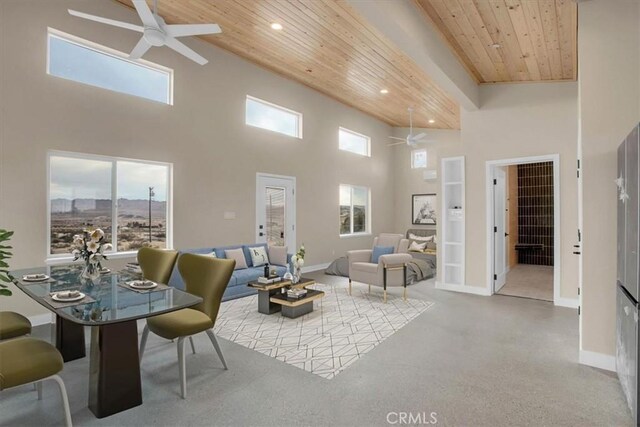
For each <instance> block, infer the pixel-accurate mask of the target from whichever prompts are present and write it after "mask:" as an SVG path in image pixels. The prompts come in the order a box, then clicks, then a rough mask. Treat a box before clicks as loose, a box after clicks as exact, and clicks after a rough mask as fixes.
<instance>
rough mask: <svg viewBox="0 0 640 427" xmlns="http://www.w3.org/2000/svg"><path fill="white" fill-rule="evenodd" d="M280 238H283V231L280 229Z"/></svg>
mask: <svg viewBox="0 0 640 427" xmlns="http://www.w3.org/2000/svg"><path fill="white" fill-rule="evenodd" d="M280 238H281V239H284V231H281V232H280Z"/></svg>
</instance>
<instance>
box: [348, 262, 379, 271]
mask: <svg viewBox="0 0 640 427" xmlns="http://www.w3.org/2000/svg"><path fill="white" fill-rule="evenodd" d="M351 268H352V269H354V270H358V271H364V272H365V273H376V272H377V271H378V264H373V263H370V262H354V263H352V264H351Z"/></svg>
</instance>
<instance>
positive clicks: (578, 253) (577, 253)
mask: <svg viewBox="0 0 640 427" xmlns="http://www.w3.org/2000/svg"><path fill="white" fill-rule="evenodd" d="M581 253H582V252H576V251H574V252H573V254H574V255H580V254H581Z"/></svg>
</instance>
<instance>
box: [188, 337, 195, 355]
mask: <svg viewBox="0 0 640 427" xmlns="http://www.w3.org/2000/svg"><path fill="white" fill-rule="evenodd" d="M189 343H190V344H191V351H192V352H193V354H196V346H195V345H194V344H193V337H189Z"/></svg>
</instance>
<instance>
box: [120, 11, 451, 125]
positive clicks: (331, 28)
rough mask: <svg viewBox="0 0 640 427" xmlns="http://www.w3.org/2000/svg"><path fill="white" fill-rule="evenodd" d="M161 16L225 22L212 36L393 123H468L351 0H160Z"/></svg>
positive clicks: (178, 21) (179, 21)
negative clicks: (277, 27) (411, 118)
mask: <svg viewBox="0 0 640 427" xmlns="http://www.w3.org/2000/svg"><path fill="white" fill-rule="evenodd" d="M117 1H119V2H120V3H123V4H125V5H128V6H130V7H132V3H131V0H117ZM147 2H148V3H149V4H150V5H151V3H152V0H147ZM158 13H159V14H160V15H161V16H162V17H163V18H164V19H165V21H166V22H167V23H168V24H186V23H190V24H196V23H217V24H219V25H220V27H222V30H223V32H222V34H218V35H215V36H204V37H202V38H203V39H204V40H206V41H208V42H210V43H212V44H214V45H216V46H219V47H221V48H223V49H226V50H229V51H231V52H233V53H235V54H237V55H240V56H242V57H244V58H247V59H249V60H250V61H252V62H254V63H256V64H258V65H260V66H262V67H264V68H267V69H269V70H271V71H273V72H276V73H278V74H280V75H283V76H285V77H287V78H290V79H293V80H295V81H298V82H300V83H302V84H304V85H307V86H309V87H311V88H313V89H315V90H318V91H319V92H322V93H324V94H326V95H328V96H330V97H332V98H334V99H336V100H338V101H340V102H342V103H344V104H347V105H350V106H352V107H354V108H356V109H358V110H361V111H363V112H365V113H367V114H369V115H371V116H373V117H376V118H378V119H380V120H382V121H384V122H386V123H388V124H390V125H392V126H408V125H409V123H408V122H409V119H408V113H407V108H408V107H412V108H414V126H419V127H425V128H426V127H430V128H440V129H459V128H460V114H459V106H458V104H457V103H456V102H455V101H454V100H453V99H452V98H451V97H450V96H449V95H448V94H446V93H445V92H444V91H443V90H441V89H440V88H439V87H437V86H436V85H435V84H434V82H433V81H432V80H431V79H430V78H429V77H428V76H427V75H426V74H425V73H424V71H422V69H420V68H419V67H418V65H416V64H415V63H414V62H413V61H412V60H411V59H410V58H409V57H408V56H406V55H405V54H403V53H402V51H401V50H400V49H398V48H397V47H396V46H394V45H393V44H392V43H391V42H390V41H389V40H387V39H386V38H385V37H384V36H383V35H382V34H381V33H380V32H379V31H377V30H376V29H375V28H374V27H373V26H372V25H371V24H369V23H368V22H367V21H366V20H365V19H364V18H362V17H361V16H359V15H358V14H357V12H356V11H355V10H353V9H352V8H351V7H350V6H349V5H347V4H346V2H345V1H343V0H287V1H283V0H278V1H274V0H159V1H158ZM274 22H278V23H280V24H282V26H283V27H284V28H283V29H282V30H281V31H276V30H273V29H271V24H272V23H274ZM205 56H206V55H205ZM381 89H387V90H388V93H387V94H382V93H380V90H381ZM430 120H433V121H434V122H433V123H430V122H429V121H430Z"/></svg>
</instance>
